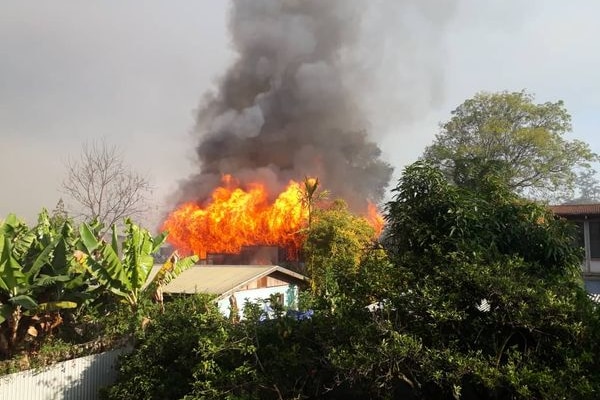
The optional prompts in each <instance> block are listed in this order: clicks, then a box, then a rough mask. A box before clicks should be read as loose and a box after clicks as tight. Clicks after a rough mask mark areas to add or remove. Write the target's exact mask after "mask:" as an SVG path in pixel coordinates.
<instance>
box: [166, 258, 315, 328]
mask: <svg viewBox="0 0 600 400" xmlns="http://www.w3.org/2000/svg"><path fill="white" fill-rule="evenodd" d="M307 285H308V278H307V277H306V276H304V275H301V274H299V273H296V272H294V271H291V270H289V269H286V268H283V267H280V266H277V265H199V266H194V267H191V268H189V269H187V270H185V271H183V272H182V273H181V275H179V276H178V277H177V278H175V279H174V280H172V281H171V282H170V283H169V284H168V285H166V286H165V288H164V290H163V292H164V293H165V294H193V293H208V294H213V295H216V296H217V298H216V301H217V304H218V307H219V310H220V311H221V313H222V314H223V315H225V316H226V317H229V314H230V310H231V306H232V303H233V304H236V306H237V308H238V312H239V316H240V317H242V313H243V308H244V304H245V303H246V302H247V301H248V302H251V303H254V302H258V301H262V300H267V299H269V297H270V296H271V295H276V296H277V297H278V298H279V302H280V303H281V304H283V305H284V306H286V307H288V308H291V309H297V306H298V293H299V291H300V290H301V289H303V288H305V287H306V286H307Z"/></svg>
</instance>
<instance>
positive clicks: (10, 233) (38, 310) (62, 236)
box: [0, 210, 77, 355]
mask: <svg viewBox="0 0 600 400" xmlns="http://www.w3.org/2000/svg"><path fill="white" fill-rule="evenodd" d="M71 231H72V229H71V228H70V225H69V223H68V222H65V224H64V225H63V227H62V229H61V230H60V231H57V230H56V229H52V227H51V226H50V224H49V220H48V214H47V212H46V211H45V210H43V211H42V213H40V216H39V220H38V225H37V226H36V227H34V228H33V229H30V228H29V227H28V226H27V225H26V224H25V223H24V222H23V221H21V220H20V219H18V218H17V217H16V216H15V215H14V214H10V215H9V216H8V217H7V218H6V219H5V220H4V221H3V222H2V223H0V351H2V353H4V354H5V355H8V354H10V353H11V352H12V351H13V350H14V348H15V347H16V346H17V344H18V342H19V339H20V337H19V336H20V334H21V333H22V332H23V331H25V332H27V333H29V334H31V335H33V336H37V334H38V331H37V329H36V328H35V325H36V323H38V321H41V320H44V321H46V322H48V323H46V324H45V326H50V327H53V328H54V327H56V326H57V325H58V324H59V323H60V321H62V319H61V318H60V316H59V315H58V314H57V311H59V310H61V309H67V308H75V307H77V303H75V302H73V301H68V300H65V299H64V298H63V295H64V293H65V291H64V286H65V284H66V283H67V282H69V281H70V280H71V279H72V276H71V275H70V273H69V261H68V256H67V254H68V250H67V247H68V243H67V242H68V235H69V234H70V232H71ZM53 318H54V321H52V319H53ZM21 328H24V329H21Z"/></svg>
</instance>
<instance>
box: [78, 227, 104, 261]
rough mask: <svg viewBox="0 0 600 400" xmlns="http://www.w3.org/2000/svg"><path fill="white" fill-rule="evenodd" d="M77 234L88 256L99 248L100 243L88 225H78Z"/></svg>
mask: <svg viewBox="0 0 600 400" xmlns="http://www.w3.org/2000/svg"><path fill="white" fill-rule="evenodd" d="M79 234H80V237H81V242H82V243H83V245H84V246H85V248H86V249H87V251H88V252H89V253H90V254H91V253H92V252H93V251H94V250H96V249H98V247H100V245H101V242H100V241H99V240H98V239H97V238H96V235H95V234H94V232H93V231H92V229H91V228H90V226H89V225H88V224H86V223H83V224H81V225H80V227H79Z"/></svg>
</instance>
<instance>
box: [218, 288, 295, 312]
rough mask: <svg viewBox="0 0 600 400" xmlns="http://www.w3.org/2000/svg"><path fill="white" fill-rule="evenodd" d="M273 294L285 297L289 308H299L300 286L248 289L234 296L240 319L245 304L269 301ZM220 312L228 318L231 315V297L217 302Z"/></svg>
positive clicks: (285, 304)
mask: <svg viewBox="0 0 600 400" xmlns="http://www.w3.org/2000/svg"><path fill="white" fill-rule="evenodd" d="M273 294H281V295H282V296H283V304H284V306H286V307H289V308H297V307H298V286H297V285H292V284H290V285H285V286H272V287H265V288H258V289H246V290H240V291H237V292H235V293H234V294H233V295H234V297H235V299H236V302H237V306H238V312H239V316H240V318H242V317H243V312H244V304H245V303H246V301H249V302H251V303H256V302H259V301H262V300H267V299H269V297H270V296H271V295H273ZM217 305H218V307H219V311H221V313H222V314H223V315H225V316H226V317H229V314H230V302H229V296H226V297H225V298H223V299H221V300H219V301H218V302H217Z"/></svg>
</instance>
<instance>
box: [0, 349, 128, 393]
mask: <svg viewBox="0 0 600 400" xmlns="http://www.w3.org/2000/svg"><path fill="white" fill-rule="evenodd" d="M128 351H130V348H121V349H117V350H112V351H107V352H105V353H101V354H95V355H91V356H87V357H80V358H75V359H73V360H68V361H63V362H61V363H58V364H55V365H52V366H50V367H47V368H42V369H37V370H29V371H23V372H18V373H16V374H10V375H5V376H2V377H0V400H96V399H98V390H99V389H100V388H101V387H104V386H108V385H110V384H112V383H114V381H115V379H116V377H117V371H116V369H115V366H116V362H117V359H118V357H119V356H120V355H121V354H123V353H126V352H128Z"/></svg>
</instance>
